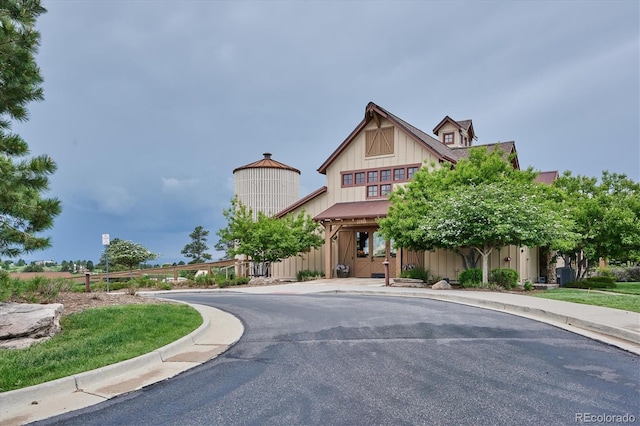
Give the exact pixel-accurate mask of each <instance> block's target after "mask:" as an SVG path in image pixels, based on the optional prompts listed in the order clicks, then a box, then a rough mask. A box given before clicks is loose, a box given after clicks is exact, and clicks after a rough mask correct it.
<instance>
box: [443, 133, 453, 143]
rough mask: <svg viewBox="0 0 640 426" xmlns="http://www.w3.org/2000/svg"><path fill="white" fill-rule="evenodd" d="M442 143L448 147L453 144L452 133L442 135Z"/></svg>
mask: <svg viewBox="0 0 640 426" xmlns="http://www.w3.org/2000/svg"><path fill="white" fill-rule="evenodd" d="M442 141H443V142H444V143H446V144H447V145H450V144H452V143H453V133H445V134H443V135H442Z"/></svg>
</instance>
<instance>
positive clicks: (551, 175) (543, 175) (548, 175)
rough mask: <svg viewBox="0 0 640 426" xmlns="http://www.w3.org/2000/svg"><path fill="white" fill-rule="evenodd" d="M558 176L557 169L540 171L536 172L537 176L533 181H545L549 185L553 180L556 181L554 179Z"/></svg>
mask: <svg viewBox="0 0 640 426" xmlns="http://www.w3.org/2000/svg"><path fill="white" fill-rule="evenodd" d="M558 176H559V174H558V171H557V170H552V171H548V172H540V173H538V176H536V178H535V179H534V182H539V183H546V184H547V185H551V184H552V183H553V182H555V181H556V179H558Z"/></svg>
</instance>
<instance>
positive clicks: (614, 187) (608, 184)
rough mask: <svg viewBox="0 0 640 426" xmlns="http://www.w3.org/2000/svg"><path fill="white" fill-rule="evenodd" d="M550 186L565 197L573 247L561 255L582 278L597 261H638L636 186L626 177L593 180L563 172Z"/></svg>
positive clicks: (639, 200)
mask: <svg viewBox="0 0 640 426" xmlns="http://www.w3.org/2000/svg"><path fill="white" fill-rule="evenodd" d="M554 186H555V187H557V188H559V189H561V190H562V191H563V193H564V195H565V197H564V198H563V200H562V202H563V203H565V204H566V205H567V206H568V207H569V208H570V212H571V216H572V217H573V219H574V223H575V228H574V230H575V232H576V233H577V234H578V235H579V237H578V239H577V241H576V244H575V245H574V246H572V247H570V248H569V249H567V250H564V251H563V254H565V255H566V256H567V257H568V258H569V259H570V260H571V261H572V262H573V263H574V265H575V267H576V275H577V277H578V278H579V279H581V278H583V277H584V276H585V275H586V273H587V270H588V268H589V264H594V263H597V262H598V260H599V259H600V258H603V259H615V260H619V261H636V262H637V261H640V184H639V183H638V182H634V181H633V180H631V179H629V178H628V177H627V176H626V175H623V174H617V173H609V172H607V171H604V172H603V173H602V177H601V178H600V179H599V180H598V179H597V178H595V177H586V176H572V174H571V172H565V173H564V174H563V175H562V176H561V177H560V178H559V179H558V180H557V181H556V182H555V183H554Z"/></svg>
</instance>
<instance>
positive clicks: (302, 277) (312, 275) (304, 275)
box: [296, 269, 324, 282]
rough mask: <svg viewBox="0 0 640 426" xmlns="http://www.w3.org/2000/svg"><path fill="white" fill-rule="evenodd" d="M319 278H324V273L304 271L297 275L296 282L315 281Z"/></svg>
mask: <svg viewBox="0 0 640 426" xmlns="http://www.w3.org/2000/svg"><path fill="white" fill-rule="evenodd" d="M318 278H324V272H320V271H312V270H310V269H303V270H302V271H298V273H297V274H296V280H298V281H299V282H303V281H310V280H315V279H318Z"/></svg>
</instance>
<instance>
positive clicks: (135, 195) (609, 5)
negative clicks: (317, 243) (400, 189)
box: [15, 1, 640, 261]
mask: <svg viewBox="0 0 640 426" xmlns="http://www.w3.org/2000/svg"><path fill="white" fill-rule="evenodd" d="M44 5H45V7H47V9H48V13H47V14H45V15H44V16H43V17H42V18H41V19H40V20H39V22H38V28H39V29H40V30H41V33H42V46H41V49H40V53H39V56H38V63H39V65H40V67H41V69H42V73H43V75H44V78H45V84H44V89H45V101H44V102H41V103H39V104H33V105H32V106H31V108H30V110H31V120H30V121H29V122H27V123H20V124H17V125H16V126H15V129H16V130H17V131H19V132H20V134H22V135H23V136H24V137H25V139H26V140H27V141H28V143H29V144H30V147H31V149H32V152H33V153H34V154H40V153H47V154H49V155H51V156H52V157H53V158H54V160H55V161H56V162H57V163H58V166H59V170H58V172H56V174H55V175H54V176H53V179H52V186H51V194H52V195H54V196H57V197H60V198H61V199H62V201H63V208H64V210H63V213H62V215H61V216H60V217H59V218H58V220H57V221H56V226H55V228H54V229H53V230H52V231H51V232H50V235H51V236H52V238H53V247H52V248H51V249H49V250H47V251H45V252H40V253H34V254H32V255H29V256H25V258H27V257H29V258H31V259H33V260H35V259H43V258H53V259H54V260H58V261H61V260H63V259H85V258H86V259H93V260H97V259H98V256H99V253H100V251H101V250H102V247H101V246H100V236H101V234H102V233H107V232H108V233H110V234H111V236H112V238H114V237H118V238H123V239H130V240H134V241H136V242H139V243H141V244H144V245H145V246H147V247H148V248H149V249H150V250H152V251H156V252H159V253H161V254H162V256H163V257H162V258H161V259H160V261H177V260H182V259H183V257H182V256H181V255H180V250H181V249H182V247H183V246H184V245H185V244H186V243H188V242H189V241H188V234H189V233H190V232H191V231H192V230H193V228H194V227H195V226H197V225H202V226H204V227H205V229H209V230H210V231H211V234H210V238H209V243H210V244H209V246H210V247H213V245H214V243H215V240H216V237H215V231H216V230H217V229H219V228H220V227H222V226H224V225H225V224H224V219H223V217H222V210H223V209H224V208H226V207H228V206H229V202H230V200H231V198H232V197H233V175H232V171H233V169H234V168H235V167H238V166H240V165H243V164H247V163H249V162H252V161H256V160H258V159H260V158H261V156H262V153H263V152H267V151H268V152H272V153H273V156H274V157H273V158H274V159H276V160H278V161H281V162H283V163H286V164H289V165H291V166H293V167H296V168H298V169H300V170H301V172H302V175H301V191H300V192H301V195H306V194H307V193H309V192H311V191H313V190H315V189H317V188H318V187H319V186H321V185H323V184H324V176H322V175H319V174H318V173H317V172H316V169H317V167H318V166H320V164H322V162H323V161H324V160H325V159H326V158H327V157H328V156H329V155H330V154H331V152H333V150H334V149H335V148H336V147H337V146H338V145H339V144H340V143H341V142H342V141H343V140H344V139H345V138H346V137H347V135H348V134H349V133H350V132H351V131H352V130H353V128H354V127H355V126H356V124H357V123H358V122H359V121H360V120H361V119H362V115H363V111H364V108H365V106H366V104H367V102H369V101H373V102H376V103H377V104H379V105H381V106H383V107H384V108H386V109H388V110H390V111H392V112H393V113H395V114H396V115H398V116H400V117H401V118H403V119H405V120H407V121H408V122H410V123H411V124H413V125H415V126H417V127H419V128H421V129H423V130H424V131H426V132H429V133H430V132H431V129H433V127H434V126H435V125H436V124H437V123H438V122H439V121H440V120H441V119H442V117H444V116H445V115H450V116H451V117H453V118H455V119H469V118H470V119H473V121H474V128H475V129H476V131H477V134H478V135H479V137H480V140H479V142H480V143H489V142H495V141H498V140H502V141H506V140H515V141H516V146H517V149H518V152H519V156H520V162H521V165H523V166H529V165H530V166H533V167H534V168H536V169H539V170H559V171H564V170H572V171H573V172H574V173H575V174H583V175H590V176H599V175H600V174H601V171H602V170H610V171H614V172H619V173H626V174H628V175H630V176H631V177H632V178H634V179H636V180H639V179H640V171H639V169H640V152H639V149H640V148H639V145H640V135H639V128H640V123H639V118H638V117H639V116H640V111H639V103H640V101H639V92H640V88H639V83H638V75H639V74H640V69H639V62H640V61H639V53H638V52H639V51H640V48H639V41H638V39H639V36H638V34H639V28H638V27H639V24H638V19H637V18H638V14H639V13H640V10H639V9H640V6H639V5H638V3H637V2H628V1H558V2H537V1H520V2H502V1H497V2H490V1H489V2H474V1H458V2H445V1H442V2H440V1H431V2H413V1H400V2H278V1H269V2H258V1H243V2H231V1H230V2H217V1H216V2H201V1H200V2H198V1H192V2H179V1H161V2H126V1H118V2H112V1H92V2H85V1H65V2H60V1H45V3H44ZM212 251H213V250H212Z"/></svg>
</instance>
